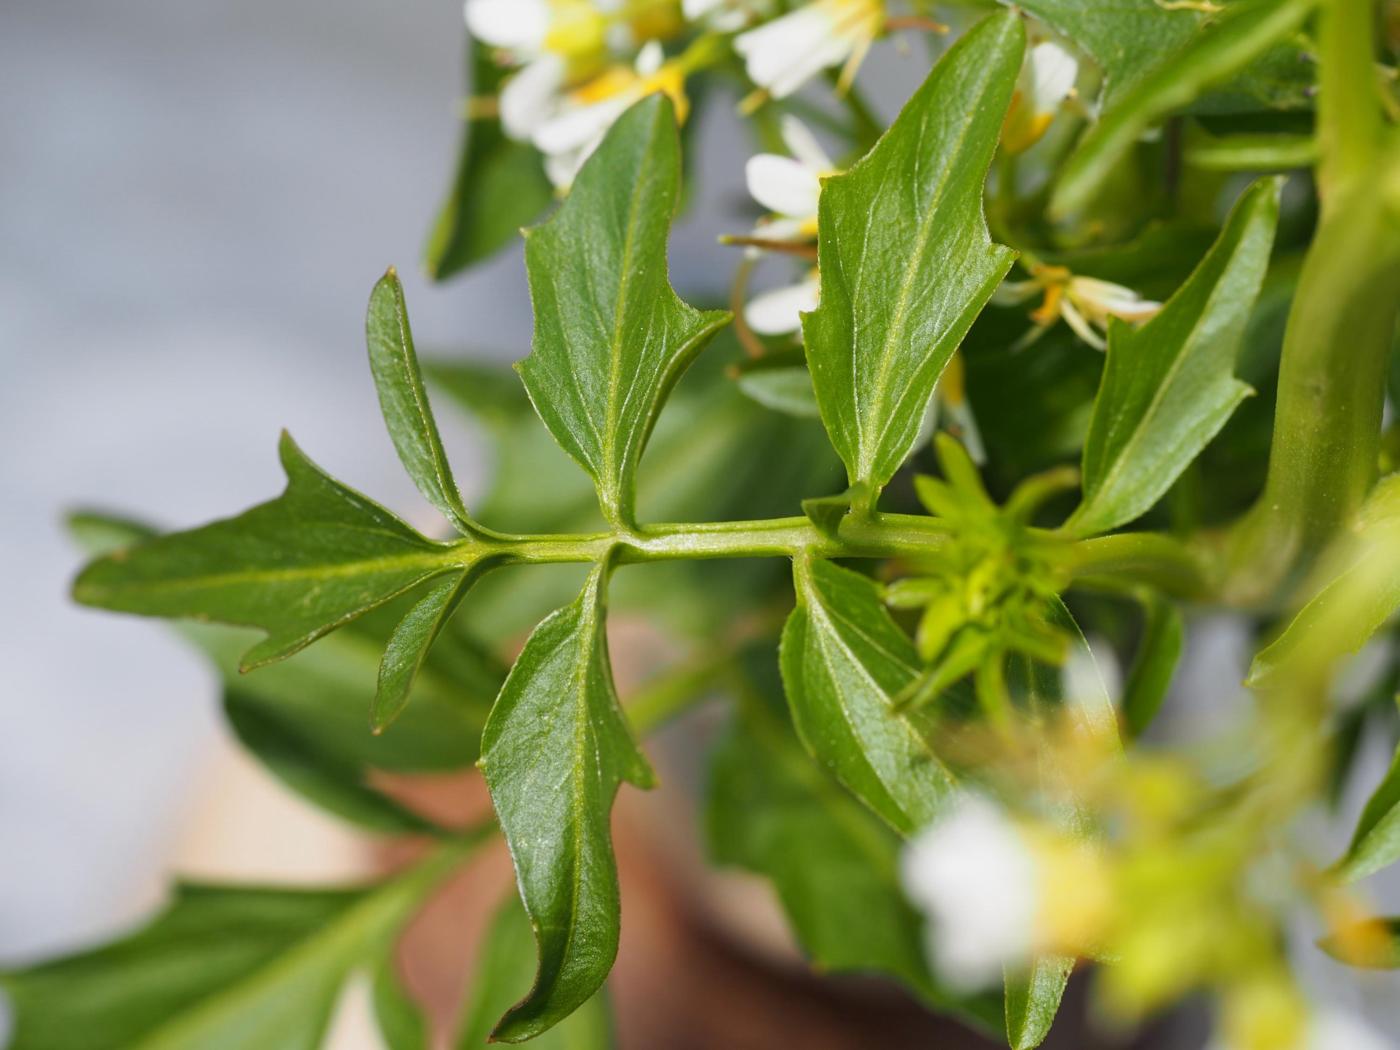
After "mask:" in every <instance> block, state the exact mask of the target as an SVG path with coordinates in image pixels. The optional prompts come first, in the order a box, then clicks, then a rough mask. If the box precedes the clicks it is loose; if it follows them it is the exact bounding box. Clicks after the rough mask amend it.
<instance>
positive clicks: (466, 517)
mask: <svg viewBox="0 0 1400 1050" xmlns="http://www.w3.org/2000/svg"><path fill="white" fill-rule="evenodd" d="M365 343H366V345H367V346H368V347H369V367H370V372H371V373H373V375H374V386H375V389H376V390H377V391H378V392H379V407H380V409H381V411H382V412H383V414H384V423H385V426H387V427H388V428H389V437H390V438H392V439H393V442H394V449H395V451H397V452H398V454H399V460H400V461H401V462H402V463H403V465H404V469H405V470H407V471H408V476H409V477H411V478H412V479H413V483H414V484H415V485H417V486H418V491H419V492H421V493H422V494H423V496H424V498H425V499H427V501H428V502H429V503H431V504H432V505H433V506H434V507H436V508H437V509H438V510H440V511H442V513H443V514H444V515H445V516H446V518H447V520H448V521H450V522H452V524H453V526H454V527H455V528H456V529H457V531H458V532H460V533H462V534H463V535H464V536H469V535H471V534H472V532H473V529H474V523H473V522H472V520H471V515H470V514H468V513H467V508H466V507H465V506H464V505H463V504H462V495H461V493H460V492H458V491H457V482H456V481H455V480H454V479H453V477H452V467H451V466H450V465H449V464H448V462H447V453H446V452H445V451H444V450H443V447H442V438H441V436H440V435H439V434H438V428H437V421H436V420H435V419H434V418H433V407H432V405H431V404H430V403H429V402H428V391H427V390H426V389H425V388H424V386H423V373H422V370H421V369H420V368H419V367H418V355H417V352H416V351H415V350H414V348H413V332H412V330H411V329H410V328H409V325H408V307H407V305H406V304H405V303H404V297H403V284H402V283H401V282H400V281H399V276H398V274H397V273H395V272H394V270H393V268H392V267H391V268H390V269H389V272H388V273H386V274H385V275H384V276H383V277H381V278H380V279H379V283H378V284H376V285H375V286H374V291H372V292H371V293H370V297H369V310H368V312H367V313H366V316H365Z"/></svg>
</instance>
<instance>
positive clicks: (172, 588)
mask: <svg viewBox="0 0 1400 1050" xmlns="http://www.w3.org/2000/svg"><path fill="white" fill-rule="evenodd" d="M280 454H281V459H282V466H283V469H284V470H285V471H286V473H287V488H286V490H285V491H284V492H283V493H282V495H281V496H279V497H278V498H277V499H275V500H272V501H271V502H268V503H263V504H260V505H259V506H257V507H254V508H253V509H252V510H249V511H246V512H245V513H243V514H240V515H239V516H238V517H236V518H228V519H226V520H224V521H217V522H214V523H213V524H211V525H205V526H203V527H202V528H197V529H191V530H190V531H188V532H177V533H172V534H170V535H167V536H160V537H158V538H156V539H153V540H150V541H148V542H145V543H141V544H138V545H137V546H134V547H131V548H127V549H123V550H120V551H117V552H115V553H113V554H110V555H108V556H107V557H105V558H101V559H99V560H98V561H96V562H94V563H92V564H91V565H89V566H88V567H87V568H86V569H85V570H83V572H82V574H81V575H80V576H79V577H78V579H77V582H76V583H75V584H74V586H73V594H74V597H75V598H76V599H77V600H78V601H80V602H82V603H83V604H84V605H96V606H100V607H102V608H104V609H115V610H118V611H121V612H133V613H141V614H143V615H146V616H166V617H179V618H187V619H195V620H214V621H217V622H219V623H226V624H235V625H241V626H248V627H259V628H261V629H262V630H263V631H265V632H266V633H267V637H266V638H265V639H264V640H263V641H261V642H260V643H258V644H257V645H255V646H253V648H251V649H250V650H248V652H247V653H245V654H244V656H243V659H242V667H243V668H244V669H245V670H246V669H252V668H255V667H259V666H261V665H263V664H267V663H271V662H272V661H274V660H280V659H282V658H283V657H286V656H290V655H291V654H292V653H295V652H296V651H297V650H299V649H302V648H304V647H305V646H307V645H309V644H310V643H311V642H313V641H315V640H316V639H317V638H320V637H321V636H322V635H324V634H327V633H329V632H330V631H333V630H335V629H336V628H337V627H340V626H342V625H344V624H346V623H348V622H349V621H351V620H353V619H355V618H356V617H357V616H360V615H362V614H363V613H365V612H367V611H369V610H370V609H373V608H374V607H375V606H377V605H381V604H382V603H384V602H386V601H388V600H389V599H390V598H393V597H394V596H396V595H398V594H402V593H403V592H404V591H407V590H409V589H410V588H412V587H414V586H415V585H417V584H419V583H421V582H423V581H424V580H426V579H428V578H429V577H432V576H435V575H437V574H439V573H441V572H447V571H451V570H452V569H454V568H455V569H457V570H458V571H461V570H462V569H463V568H465V567H467V566H468V565H469V564H470V563H471V561H472V560H474V558H473V556H472V555H469V554H465V553H463V552H462V551H461V550H460V549H459V550H457V551H455V552H454V551H450V550H448V549H447V548H445V547H444V546H443V545H441V544H438V543H434V542H432V541H430V540H427V539H425V538H424V537H423V536H421V535H420V534H419V533H418V532H416V531H415V530H414V529H412V528H410V527H409V526H408V525H407V524H405V523H404V522H403V521H402V520H401V519H399V518H398V517H396V516H395V515H393V514H391V513H390V512H389V511H387V510H385V509H384V508H383V507H381V506H379V505H378V504H377V503H374V502H373V501H371V500H369V499H366V498H365V497H364V496H361V495H360V494H359V493H357V492H354V491H353V490H351V489H349V488H346V487H345V486H344V485H342V484H341V483H340V482H338V481H336V480H335V479H334V478H332V477H330V476H329V475H327V474H325V473H324V472H322V471H321V470H320V469H319V468H318V467H317V466H316V465H315V464H313V463H312V462H311V461H310V460H309V459H307V458H306V456H305V455H304V454H303V453H302V452H301V450H300V449H299V448H297V446H296V444H295V443H294V442H293V441H292V439H291V438H290V437H288V436H287V435H285V434H284V435H283V437H282V441H281V447H280Z"/></svg>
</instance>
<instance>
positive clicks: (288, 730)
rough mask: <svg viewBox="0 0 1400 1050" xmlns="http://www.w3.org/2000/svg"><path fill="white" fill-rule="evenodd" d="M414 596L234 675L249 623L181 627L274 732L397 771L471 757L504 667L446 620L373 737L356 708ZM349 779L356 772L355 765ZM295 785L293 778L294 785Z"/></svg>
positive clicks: (92, 520) (103, 545) (147, 533)
mask: <svg viewBox="0 0 1400 1050" xmlns="http://www.w3.org/2000/svg"><path fill="white" fill-rule="evenodd" d="M70 527H71V529H72V531H73V533H74V535H75V536H76V537H77V538H79V539H80V540H81V542H82V543H83V544H84V546H86V547H87V549H88V552H89V553H90V554H93V555H98V554H106V553H109V552H111V551H113V550H116V549H119V548H121V547H125V546H128V545H130V544H132V543H137V542H141V541H143V540H149V539H151V538H152V537H154V536H155V535H156V533H155V531H154V530H152V529H151V528H150V527H148V526H146V525H142V524H139V523H136V522H131V521H125V520H122V519H118V518H113V517H110V516H107V515H101V514H96V513H82V514H76V515H73V516H72V518H71V519H70ZM406 600H407V601H411V600H412V596H411V595H410V596H406V598H399V599H396V600H394V601H392V602H389V603H387V604H386V605H384V606H382V607H381V608H379V609H375V610H373V611H371V612H369V613H367V614H366V615H365V616H362V617H361V618H360V619H358V620H356V621H354V622H353V623H351V624H349V625H348V626H346V627H345V628H344V629H342V630H340V631H337V632H336V633H334V634H332V635H330V636H329V637H327V638H324V639H322V640H321V641H320V642H319V643H318V644H317V645H314V646H312V647H311V648H309V649H305V650H303V651H302V652H300V653H297V654H296V655H295V656H293V657H291V658H290V659H288V660H284V661H282V662H281V663H278V664H275V665H273V666H270V667H263V668H259V669H258V670H257V671H254V672H252V673H250V674H240V673H239V670H238V656H239V654H240V653H241V652H242V651H243V650H244V649H246V648H247V646H248V641H249V636H250V634H251V633H252V632H249V631H245V630H237V629H234V628H227V627H213V626H207V625H200V624H186V625H182V626H181V628H180V633H181V634H182V635H183V636H184V637H185V638H187V639H188V640H189V641H190V642H192V643H193V644H194V645H195V646H197V647H198V648H199V649H200V650H202V651H203V652H204V653H205V655H207V656H208V657H209V659H210V660H211V662H212V663H213V665H214V667H215V668H216V669H217V670H218V672H219V674H220V675H221V676H222V677H223V679H224V683H225V692H226V694H229V693H236V694H237V701H238V704H239V706H240V707H241V708H244V709H249V708H253V707H256V708H257V709H258V715H257V717H259V718H261V719H268V720H271V721H275V722H276V723H277V726H278V727H279V730H280V733H281V735H284V736H286V737H288V738H295V739H298V740H311V739H314V740H315V742H316V751H317V754H318V756H320V757H318V759H317V761H318V762H320V761H323V760H333V761H334V762H335V764H336V765H338V766H341V767H348V768H354V769H356V770H360V769H362V768H363V767H365V766H373V767H379V768H382V769H390V770H395V771H398V772H405V773H411V772H434V771H442V770H449V769H460V768H462V767H464V766H469V765H471V763H472V762H474V761H476V758H477V754H478V751H477V744H478V742H479V740H480V737H481V728H482V726H483V725H484V724H485V722H486V713H487V711H488V710H489V708H490V704H491V701H492V700H493V699H494V697H495V695H496V693H497V691H498V690H499V689H500V686H501V681H502V680H503V679H504V678H505V670H506V669H505V668H504V667H503V666H501V665H500V663H499V661H497V660H496V659H495V658H494V657H493V656H492V655H491V654H490V653H489V652H487V651H486V650H485V649H483V648H482V647H481V645H480V644H479V643H477V642H476V641H475V640H474V639H472V638H471V637H469V636H468V635H467V634H466V633H465V632H464V630H463V629H462V628H461V627H460V626H455V627H454V626H453V625H452V624H449V625H448V627H447V629H446V630H445V631H444V632H443V634H442V636H441V638H440V639H439V641H438V644H437V645H436V646H435V647H434V648H433V650H432V651H431V653H430V654H429V655H428V658H427V659H426V661H425V662H424V665H423V668H422V673H421V674H419V676H418V678H417V680H416V681H415V683H414V690H413V697H414V703H413V705H412V706H411V707H410V708H409V709H408V710H407V711H406V712H405V713H404V715H403V717H401V718H400V719H399V720H398V721H397V722H396V723H395V724H394V727H393V730H392V731H391V732H388V733H385V734H383V735H381V736H372V735H370V733H369V727H368V725H367V723H366V720H365V717H364V714H365V711H366V710H368V709H369V706H370V703H371V700H372V699H373V697H374V695H375V674H376V670H377V669H378V668H379V666H380V662H381V661H380V657H381V655H382V654H383V652H384V647H385V644H386V642H387V639H388V638H389V636H390V634H391V632H392V631H393V630H394V628H395V625H397V624H398V623H399V622H400V621H401V620H402V619H403V617H404V614H405V611H406V609H407V608H408V605H406V604H405V602H406ZM355 779H356V781H357V782H358V781H360V780H363V774H359V775H357V777H356V778H355ZM293 786H295V785H293Z"/></svg>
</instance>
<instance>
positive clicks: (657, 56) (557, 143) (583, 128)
mask: <svg viewBox="0 0 1400 1050" xmlns="http://www.w3.org/2000/svg"><path fill="white" fill-rule="evenodd" d="M657 91H661V92H664V93H666V94H667V95H669V96H670V97H671V100H672V102H673V103H674V104H675V107H676V117H677V119H678V120H682V121H683V120H685V117H686V113H687V109H688V103H687V100H686V97H685V73H684V71H683V69H682V68H681V67H680V66H679V65H678V64H677V63H675V62H667V61H666V55H665V52H663V51H662V49H661V45H660V44H659V43H657V42H656V41H654V40H653V41H651V42H650V43H648V44H647V45H646V46H645V47H643V48H642V50H641V52H640V53H639V54H638V55H637V62H636V65H635V66H634V67H633V68H631V69H629V68H627V67H625V66H618V67H614V68H613V69H611V70H608V71H607V72H605V73H603V74H602V75H601V76H599V77H597V78H595V79H594V80H592V81H590V82H589V83H587V84H584V85H582V86H581V87H580V88H578V89H577V90H576V91H574V92H572V93H570V94H569V95H568V96H567V97H566V98H565V99H564V101H563V103H562V105H560V107H559V108H558V110H557V111H556V112H555V113H554V114H553V115H552V116H550V117H549V118H548V119H547V120H545V121H543V122H542V123H540V124H539V125H538V126H537V127H536V128H535V129H534V131H533V133H532V135H531V139H532V141H533V142H534V144H535V147H536V148H537V149H538V150H539V151H540V152H541V153H543V154H544V155H545V171H546V172H547V173H548V175H549V178H550V180H551V181H552V182H553V183H554V185H556V186H558V187H560V188H561V189H563V188H566V187H568V186H569V185H570V184H571V183H572V182H573V181H574V176H575V175H577V174H578V170H579V168H581V167H583V162H584V161H585V160H587V159H588V158H589V156H590V155H591V154H592V153H593V151H594V150H595V149H597V148H598V144H599V143H600V142H602V141H603V137H604V136H605V135H607V133H608V129H609V128H611V127H612V126H613V123H614V122H615V121H616V120H617V118H618V117H620V116H622V114H623V113H625V112H627V110H628V108H630V107H631V106H632V104H633V103H635V102H638V101H640V100H641V99H643V98H645V97H646V96H647V95H650V94H653V93H655V92H657Z"/></svg>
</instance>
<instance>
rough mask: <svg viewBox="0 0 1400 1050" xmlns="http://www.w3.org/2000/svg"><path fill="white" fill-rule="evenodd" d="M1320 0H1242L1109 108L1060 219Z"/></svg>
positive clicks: (1064, 190)
mask: <svg viewBox="0 0 1400 1050" xmlns="http://www.w3.org/2000/svg"><path fill="white" fill-rule="evenodd" d="M1315 4H1316V0H1241V2H1239V3H1232V4H1231V5H1230V6H1229V7H1228V8H1227V9H1226V11H1225V13H1224V14H1223V15H1221V17H1220V19H1219V21H1216V22H1212V23H1210V24H1209V25H1207V26H1206V27H1205V28H1204V29H1202V30H1201V31H1200V32H1199V33H1197V34H1196V35H1194V36H1193V37H1192V38H1191V39H1190V41H1189V42H1188V43H1186V44H1185V45H1184V46H1183V47H1181V48H1179V49H1178V50H1176V51H1175V52H1174V53H1173V54H1172V56H1171V61H1164V62H1161V63H1159V64H1157V65H1154V66H1153V67H1152V69H1151V72H1149V73H1148V74H1147V75H1145V76H1143V77H1142V78H1141V79H1140V80H1138V81H1137V82H1136V83H1135V84H1134V85H1133V86H1132V88H1131V89H1129V90H1127V91H1125V92H1124V93H1123V94H1122V95H1121V96H1119V97H1118V98H1117V99H1116V100H1115V101H1114V102H1113V104H1112V105H1110V106H1109V107H1108V108H1106V109H1105V111H1104V114H1103V116H1102V117H1100V118H1099V121H1098V123H1096V124H1095V125H1094V126H1093V127H1092V128H1090V129H1089V131H1088V132H1087V133H1086V134H1085V135H1084V137H1083V138H1082V139H1081V140H1080V141H1079V144H1078V146H1077V147H1076V148H1075V151H1074V152H1073V153H1072V154H1071V155H1070V157H1069V159H1068V160H1067V161H1066V162H1065V164H1064V166H1063V167H1062V168H1061V170H1060V174H1059V178H1058V180H1057V182H1056V184H1055V190H1054V193H1053V194H1052V196H1051V199H1050V206H1049V212H1050V214H1051V215H1052V216H1064V215H1068V214H1071V213H1073V212H1076V211H1078V210H1080V209H1081V208H1083V207H1085V206H1086V205H1088V204H1089V203H1090V202H1091V201H1092V200H1093V198H1094V195H1095V194H1096V193H1097V192H1098V190H1099V188H1100V187H1101V186H1102V185H1103V183H1104V181H1105V180H1106V179H1107V178H1108V176H1109V174H1110V172H1111V171H1112V170H1113V167H1114V165H1115V164H1116V163H1117V162H1118V161H1119V159H1121V158H1122V157H1123V156H1124V154H1126V153H1127V152H1128V151H1129V150H1130V149H1131V148H1132V146H1133V144H1134V143H1136V142H1137V141H1138V139H1139V138H1141V137H1142V134H1143V132H1145V131H1146V130H1147V129H1148V128H1149V127H1151V126H1152V124H1154V123H1155V122H1157V121H1159V120H1161V119H1162V118H1163V117H1165V116H1167V115H1168V114H1170V113H1171V112H1173V111H1174V110H1178V109H1181V108H1183V107H1186V106H1189V105H1190V104H1191V103H1192V102H1194V101H1195V100H1196V99H1197V98H1198V97H1199V96H1200V95H1201V93H1202V92H1203V91H1205V89H1207V88H1209V87H1211V86H1214V85H1217V84H1220V83H1222V82H1225V81H1227V80H1228V79H1229V78H1230V77H1231V76H1232V75H1234V74H1235V73H1238V72H1240V71H1241V70H1243V69H1245V68H1246V67H1247V66H1248V65H1249V64H1250V63H1251V62H1253V61H1254V60H1255V59H1256V58H1258V57H1259V56H1261V55H1263V54H1264V53H1266V52H1267V51H1268V50H1269V49H1270V48H1272V47H1274V46H1275V45H1276V44H1278V43H1279V42H1280V41H1282V40H1284V39H1285V38H1287V37H1289V36H1290V35H1291V34H1293V33H1294V32H1296V31H1297V29H1298V27H1299V26H1301V25H1302V23H1303V20H1304V19H1305V18H1307V16H1308V14H1309V13H1310V12H1311V11H1312V9H1313V7H1314V6H1315Z"/></svg>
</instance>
